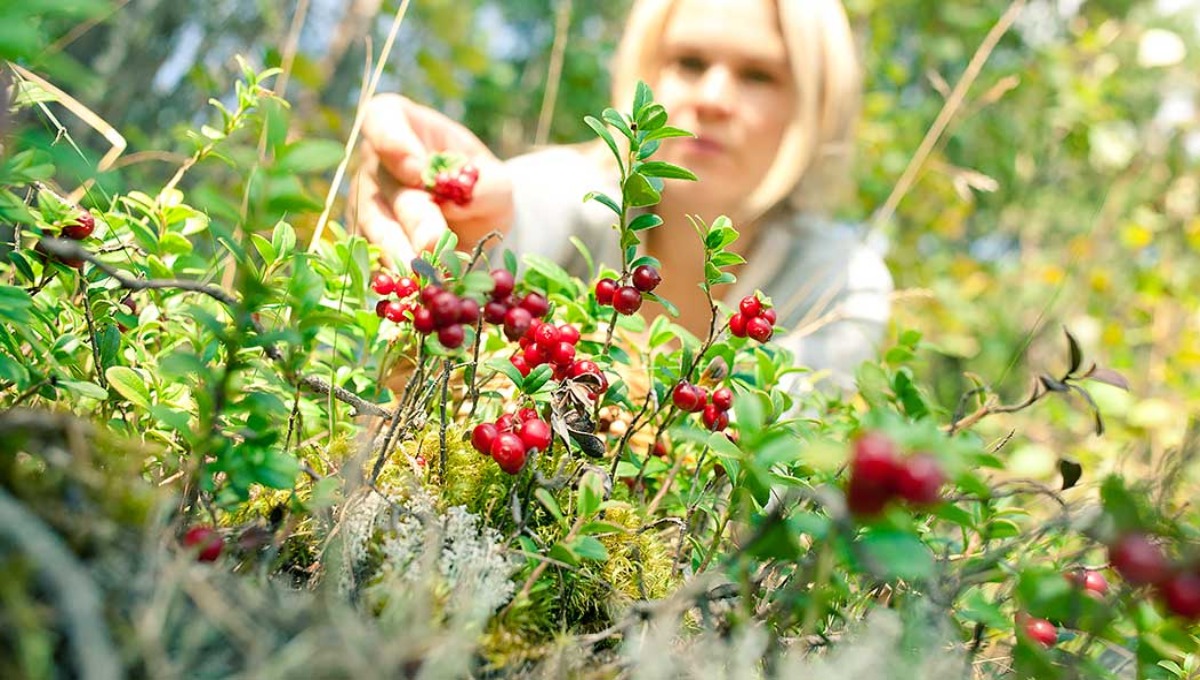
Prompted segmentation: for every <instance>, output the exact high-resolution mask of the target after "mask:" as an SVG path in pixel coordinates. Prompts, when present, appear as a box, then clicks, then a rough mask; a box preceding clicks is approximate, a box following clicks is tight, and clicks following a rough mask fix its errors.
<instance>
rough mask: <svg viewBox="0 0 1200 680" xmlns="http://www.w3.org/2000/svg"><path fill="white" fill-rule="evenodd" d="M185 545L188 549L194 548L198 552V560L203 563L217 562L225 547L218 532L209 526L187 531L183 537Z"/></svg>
mask: <svg viewBox="0 0 1200 680" xmlns="http://www.w3.org/2000/svg"><path fill="white" fill-rule="evenodd" d="M183 545H184V547H186V548H193V549H195V550H196V551H197V552H196V559H197V560H199V561H201V562H216V561H217V558H218V557H220V556H221V550H222V548H224V547H225V541H224V540H222V539H221V534H218V533H217V530H216V529H214V528H212V527H207V526H196V527H192V528H191V529H188V530H187V533H186V534H184V535H183Z"/></svg>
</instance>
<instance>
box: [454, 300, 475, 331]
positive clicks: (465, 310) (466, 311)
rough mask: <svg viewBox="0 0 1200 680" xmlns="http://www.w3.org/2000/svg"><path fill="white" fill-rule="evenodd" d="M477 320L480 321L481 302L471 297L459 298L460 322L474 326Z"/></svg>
mask: <svg viewBox="0 0 1200 680" xmlns="http://www.w3.org/2000/svg"><path fill="white" fill-rule="evenodd" d="M476 321H479V303H478V302H476V301H475V300H473V299H471V298H462V299H461V300H459V301H458V322H459V323H462V324H466V325H468V326H474V325H475V322H476Z"/></svg>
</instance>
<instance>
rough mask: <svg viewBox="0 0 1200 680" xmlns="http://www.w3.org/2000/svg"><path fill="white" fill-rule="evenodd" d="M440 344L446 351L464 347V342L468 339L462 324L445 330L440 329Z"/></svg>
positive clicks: (450, 326) (454, 324)
mask: <svg viewBox="0 0 1200 680" xmlns="http://www.w3.org/2000/svg"><path fill="white" fill-rule="evenodd" d="M437 336H438V342H440V343H442V347H445V348H446V349H458V348H459V347H462V344H463V340H465V339H466V337H467V334H466V331H464V330H463V327H462V324H460V323H452V324H450V325H449V326H446V327H445V328H440V329H438V332H437Z"/></svg>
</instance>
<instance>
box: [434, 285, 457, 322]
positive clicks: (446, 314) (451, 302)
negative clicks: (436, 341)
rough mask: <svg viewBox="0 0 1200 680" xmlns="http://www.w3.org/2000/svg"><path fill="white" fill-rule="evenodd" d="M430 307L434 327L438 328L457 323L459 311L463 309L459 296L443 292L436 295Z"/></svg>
mask: <svg viewBox="0 0 1200 680" xmlns="http://www.w3.org/2000/svg"><path fill="white" fill-rule="evenodd" d="M428 307H429V313H430V314H432V315H433V325H434V326H436V327H438V328H444V327H446V326H449V325H450V324H452V323H456V322H457V321H458V313H459V310H460V309H462V306H461V305H460V304H459V301H458V296H457V295H455V294H454V293H451V292H450V291H442V292H441V293H438V294H437V295H434V296H433V299H432V300H430V301H429V303H428Z"/></svg>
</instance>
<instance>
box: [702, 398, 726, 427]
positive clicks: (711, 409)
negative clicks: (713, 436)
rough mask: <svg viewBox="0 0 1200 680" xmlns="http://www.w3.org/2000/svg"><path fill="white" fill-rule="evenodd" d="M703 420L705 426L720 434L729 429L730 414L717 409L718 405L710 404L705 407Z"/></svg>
mask: <svg viewBox="0 0 1200 680" xmlns="http://www.w3.org/2000/svg"><path fill="white" fill-rule="evenodd" d="M702 419H703V420H704V426H705V427H707V428H708V429H710V430H712V431H713V432H720V431H721V430H724V429H725V428H726V427H729V412H728V411H722V410H721V409H719V408H717V405H716V404H708V405H706V406H705V407H704V415H703V416H702Z"/></svg>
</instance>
